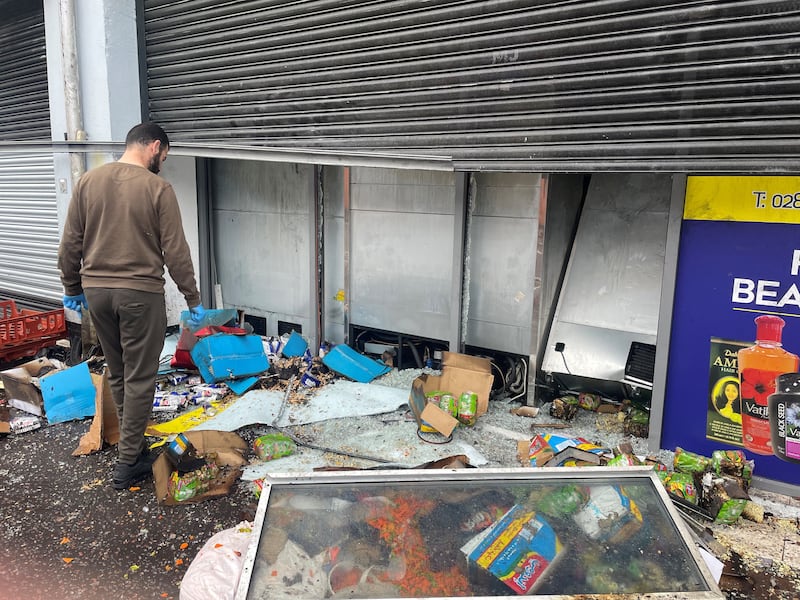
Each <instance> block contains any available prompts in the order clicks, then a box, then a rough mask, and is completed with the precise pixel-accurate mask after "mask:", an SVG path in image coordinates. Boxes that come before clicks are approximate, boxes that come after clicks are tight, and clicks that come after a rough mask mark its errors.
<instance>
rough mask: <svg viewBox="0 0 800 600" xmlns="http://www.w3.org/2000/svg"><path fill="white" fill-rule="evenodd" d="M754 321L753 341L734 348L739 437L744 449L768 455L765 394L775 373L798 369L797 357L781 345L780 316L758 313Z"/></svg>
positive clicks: (772, 389)
mask: <svg viewBox="0 0 800 600" xmlns="http://www.w3.org/2000/svg"><path fill="white" fill-rule="evenodd" d="M755 322H756V343H755V344H754V345H753V346H750V347H749V348H743V349H742V350H739V352H738V364H739V392H740V396H741V398H742V441H743V443H744V447H745V449H747V450H750V451H751V452H755V453H756V454H766V455H770V454H773V451H772V439H771V434H770V427H769V404H768V398H769V396H770V394H772V393H774V392H775V379H776V378H777V377H778V375H782V374H784V373H794V372H796V371H798V367H800V358H798V356H797V355H796V354H792V353H791V352H787V351H786V350H784V349H783V348H782V344H781V335H782V332H783V326H784V324H785V323H784V321H783V319H781V318H780V317H776V316H772V315H761V316H759V317H756V319H755Z"/></svg>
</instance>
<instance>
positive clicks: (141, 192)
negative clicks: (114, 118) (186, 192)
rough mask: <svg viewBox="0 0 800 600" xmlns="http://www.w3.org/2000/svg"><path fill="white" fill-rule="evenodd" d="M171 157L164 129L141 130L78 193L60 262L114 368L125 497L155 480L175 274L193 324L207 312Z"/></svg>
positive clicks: (116, 478)
mask: <svg viewBox="0 0 800 600" xmlns="http://www.w3.org/2000/svg"><path fill="white" fill-rule="evenodd" d="M168 151H169V138H168V137H167V134H166V133H165V132H164V130H163V129H162V128H161V127H159V126H158V125H156V124H154V123H142V124H140V125H137V126H135V127H134V128H133V129H131V130H130V131H129V132H128V135H127V137H126V139H125V152H124V154H123V155H122V157H121V158H120V159H119V160H118V161H117V162H112V163H108V164H105V165H103V166H101V167H97V168H95V169H92V170H91V171H89V172H88V173H86V174H85V175H84V176H83V177H81V178H80V180H79V181H78V183H77V184H76V185H75V189H74V190H73V193H72V199H71V201H70V205H69V209H68V212H67V220H66V223H65V225H64V233H63V235H62V238H61V245H60V247H59V252H58V267H59V269H60V270H61V282H62V283H63V285H64V293H65V296H64V306H66V307H67V308H71V309H73V310H77V311H78V312H80V310H81V307H84V308H88V307H91V314H92V321H93V323H94V326H95V330H96V331H97V338H98V341H99V342H100V346H101V347H102V349H103V354H104V356H105V360H106V365H107V366H108V378H109V384H110V386H111V395H112V397H113V399H114V404H115V406H116V409H117V415H118V417H119V422H120V440H119V446H118V447H117V464H116V465H115V467H114V472H113V476H112V480H113V481H112V484H113V486H114V487H115V488H116V489H126V488H128V487H130V486H131V485H132V484H133V483H136V482H137V481H140V480H142V479H145V478H146V477H148V476H149V475H150V474H151V472H152V469H151V467H152V458H151V457H150V455H149V452H148V451H147V447H146V445H145V439H144V432H145V429H146V427H147V423H148V420H149V418H150V412H151V410H152V407H153V393H154V391H155V381H156V375H157V374H158V363H159V356H160V354H161V350H162V348H163V345H164V335H165V332H166V327H167V316H166V304H165V300H164V266H165V265H166V266H167V268H168V269H169V274H170V276H171V277H172V279H173V280H174V281H175V283H176V284H177V286H178V289H179V290H180V292H181V293H182V294H183V296H184V298H185V299H186V304H187V305H188V306H189V307H190V311H191V314H192V318H193V320H196V321H199V320H200V319H201V318H202V316H203V313H204V312H205V311H204V309H203V306H202V304H201V302H200V293H199V292H198V291H197V285H196V283H195V276H194V268H193V266H192V260H191V256H190V254H189V245H188V244H187V243H186V238H185V236H184V233H183V224H182V223H181V215H180V211H179V208H178V200H177V198H176V197H175V192H174V191H173V189H172V186H171V185H170V184H169V183H167V182H166V181H165V180H164V179H162V178H161V177H158V175H157V173H158V172H159V171H160V170H161V163H163V162H164V160H165V159H166V157H167V152H168ZM87 305H88V306H87Z"/></svg>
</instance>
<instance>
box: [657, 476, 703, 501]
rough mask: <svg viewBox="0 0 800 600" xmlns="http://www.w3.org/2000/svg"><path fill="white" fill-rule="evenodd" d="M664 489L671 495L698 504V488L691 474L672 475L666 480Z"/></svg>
mask: <svg viewBox="0 0 800 600" xmlns="http://www.w3.org/2000/svg"><path fill="white" fill-rule="evenodd" d="M664 487H665V488H666V489H667V491H668V492H670V493H671V494H675V495H676V496H678V497H679V498H683V499H684V500H686V501H688V502H691V503H692V504H697V488H696V487H695V485H694V478H693V477H692V475H691V474H690V473H672V474H671V475H669V476H668V477H667V478H666V479H665V480H664Z"/></svg>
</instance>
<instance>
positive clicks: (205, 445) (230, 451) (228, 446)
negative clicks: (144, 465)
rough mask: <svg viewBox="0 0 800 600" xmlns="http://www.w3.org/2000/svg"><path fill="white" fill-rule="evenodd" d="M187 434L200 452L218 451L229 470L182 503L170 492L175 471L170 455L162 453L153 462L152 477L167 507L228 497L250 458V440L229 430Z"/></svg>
mask: <svg viewBox="0 0 800 600" xmlns="http://www.w3.org/2000/svg"><path fill="white" fill-rule="evenodd" d="M184 435H185V436H186V438H187V439H188V440H189V441H190V442H191V443H192V445H193V446H194V447H195V450H197V452H198V454H206V453H208V452H215V453H216V454H217V464H218V465H220V466H226V467H228V469H227V470H226V471H225V473H224V475H223V477H222V478H221V479H220V480H218V481H217V483H216V485H214V486H213V487H212V488H211V489H209V490H207V491H205V492H203V493H202V494H199V495H197V496H194V497H192V498H189V499H188V500H184V501H183V502H177V501H176V500H175V499H174V498H172V497H171V496H170V494H169V478H170V475H171V474H172V471H173V469H172V464H171V463H170V462H169V459H168V458H167V455H166V454H165V453H163V452H162V453H161V455H160V456H159V457H158V458H157V459H156V462H155V463H153V480H154V483H155V489H156V499H157V500H158V502H159V503H160V504H166V505H167V506H177V505H180V504H194V503H197V502H202V501H203V500H209V499H211V498H218V497H220V496H227V495H228V493H229V492H230V490H231V486H233V484H234V483H235V482H236V480H237V479H238V478H239V476H240V475H241V474H242V467H243V466H244V465H246V464H247V459H246V458H244V455H245V453H246V452H247V450H248V446H247V442H245V441H244V440H243V439H242V438H241V437H239V436H238V435H237V434H235V433H233V432H230V431H186V432H184Z"/></svg>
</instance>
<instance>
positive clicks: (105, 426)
mask: <svg viewBox="0 0 800 600" xmlns="http://www.w3.org/2000/svg"><path fill="white" fill-rule="evenodd" d="M91 375H92V383H93V384H94V389H95V409H94V417H93V418H92V424H91V425H90V426H89V431H87V432H86V433H84V434H83V436H82V437H81V439H80V442H79V443H78V447H77V448H76V449H75V450H73V451H72V456H82V455H85V454H91V453H93V452H97V451H98V450H101V449H102V448H103V442H104V441H105V443H107V444H109V445H112V446H113V445H114V444H117V443H119V419H118V418H117V409H116V407H115V406H114V400H113V399H112V398H111V386H110V385H109V383H108V371H105V370H104V371H103V374H102V375H97V374H96V373H92V374H91Z"/></svg>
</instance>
